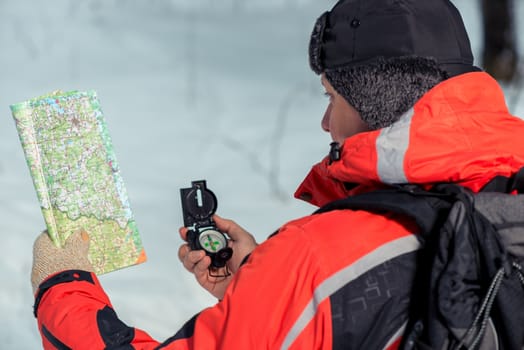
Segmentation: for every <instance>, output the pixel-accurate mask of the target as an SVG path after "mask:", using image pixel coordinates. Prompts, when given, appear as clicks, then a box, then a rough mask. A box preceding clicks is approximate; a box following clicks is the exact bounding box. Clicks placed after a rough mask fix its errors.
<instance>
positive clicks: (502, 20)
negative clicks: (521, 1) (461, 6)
mask: <svg viewBox="0 0 524 350" xmlns="http://www.w3.org/2000/svg"><path fill="white" fill-rule="evenodd" d="M481 1H482V17H483V27H484V28H483V29H484V52H483V55H482V66H483V68H484V69H485V70H486V72H488V73H489V74H491V75H492V76H493V77H494V78H495V79H497V80H500V81H504V82H509V81H511V80H513V79H514V78H516V76H517V64H518V53H517V44H516V33H515V21H514V0H481Z"/></svg>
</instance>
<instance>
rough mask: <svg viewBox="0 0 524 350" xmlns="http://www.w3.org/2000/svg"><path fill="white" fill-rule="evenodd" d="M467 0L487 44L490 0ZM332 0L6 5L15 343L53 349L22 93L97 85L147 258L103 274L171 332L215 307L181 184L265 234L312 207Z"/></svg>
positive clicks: (4, 84)
mask: <svg viewBox="0 0 524 350" xmlns="http://www.w3.org/2000/svg"><path fill="white" fill-rule="evenodd" d="M456 3H457V6H458V7H459V8H460V9H461V10H462V11H463V16H464V18H465V22H466V26H467V27H468V28H469V30H470V35H471V41H472V47H473V49H474V51H475V53H476V55H477V56H479V50H480V46H481V39H482V38H481V37H480V35H478V33H479V22H478V18H479V5H478V4H477V1H473V0H468V1H466V0H460V1H459V0H457V1H456ZM218 4H220V5H218ZM332 4H334V1H333V0H331V1H324V2H320V1H314V0H271V1H270V0H251V1H249V2H245V1H240V0H230V1H221V2H216V1H212V0H207V1H198V2H197V1H191V2H189V1H182V0H171V1H168V0H149V1H147V2H146V1H138V0H133V1H131V0H128V1H123V0H104V1H102V0H89V1H82V2H73V1H67V0H55V1H53V2H52V3H51V2H39V1H36V0H26V1H20V0H5V1H2V2H0V77H1V78H0V79H1V80H0V101H1V103H2V105H3V109H2V110H3V112H2V113H1V118H0V234H1V235H2V243H3V245H2V254H0V268H1V271H2V272H1V279H0V314H1V315H3V316H4V317H2V318H1V319H0V344H2V348H7V349H15V350H16V349H36V348H39V347H41V345H40V344H41V343H40V336H39V334H38V331H37V328H36V322H35V319H34V318H33V316H32V303H33V297H32V295H31V288H30V283H29V275H30V271H31V262H32V254H31V251H32V244H33V241H34V239H35V237H36V236H37V235H38V233H39V232H40V231H41V230H42V229H43V227H44V223H43V219H42V216H41V213H40V209H39V206H38V202H37V199H36V195H35V192H34V189H33V185H32V182H31V178H30V176H29V171H28V169H27V165H26V163H25V159H24V157H23V153H22V150H21V147H20V143H19V140H18V136H17V133H16V129H15V125H14V122H13V121H12V117H11V114H10V111H9V105H10V104H12V103H16V102H20V101H23V100H26V99H28V98H31V97H35V96H39V95H41V94H44V93H47V92H50V91H53V90H56V89H62V90H73V89H78V90H88V89H94V90H96V91H97V92H98V96H99V99H100V102H101V105H102V108H103V110H104V114H105V116H106V119H107V123H108V127H109V130H110V133H111V136H112V139H113V143H114V146H115V151H116V154H117V157H118V161H119V164H120V166H121V168H122V174H123V177H124V180H125V182H126V186H127V190H128V194H129V197H130V200H131V205H132V208H133V210H134V213H135V216H136V220H137V224H138V227H139V230H140V232H141V235H142V238H143V241H144V245H145V248H146V252H147V254H148V262H147V263H145V264H142V265H139V266H134V267H130V268H127V269H123V270H120V271H117V272H113V273H110V274H107V275H103V276H101V277H100V279H101V282H102V284H103V285H104V287H105V290H106V292H107V293H108V295H109V296H110V297H111V300H112V302H113V305H114V307H115V309H116V311H117V313H118V314H119V316H120V317H121V318H122V320H124V322H126V323H127V324H128V325H132V326H136V327H139V328H142V329H144V330H145V331H147V332H149V333H150V334H151V335H152V336H153V337H155V338H157V339H159V340H163V339H166V338H168V337H170V336H171V335H173V334H174V333H175V332H176V331H177V330H178V329H179V328H180V327H181V326H182V325H183V323H184V322H185V321H186V320H188V319H189V318H190V317H191V316H193V315H194V314H195V313H197V312H199V311H200V310H201V309H202V308H204V307H207V306H210V305H213V303H215V300H214V299H213V298H212V297H211V296H210V295H208V294H207V292H205V291H203V290H202V289H201V288H200V287H199V286H198V284H197V283H196V282H195V281H194V279H193V277H192V276H191V275H190V274H189V273H187V272H186V271H185V270H184V269H183V268H182V266H181V264H180V263H179V261H178V258H177V249H178V246H179V245H180V244H181V243H182V242H181V240H180V238H179V236H178V227H180V226H181V225H182V217H181V208H180V203H179V188H181V187H187V186H189V185H190V183H191V181H193V180H199V179H206V180H207V184H208V187H209V188H210V189H212V190H213V191H214V192H215V194H216V195H217V197H218V201H219V204H218V213H219V214H220V215H222V216H223V217H227V218H232V219H234V220H236V221H237V222H238V223H240V224H241V225H242V226H244V227H245V228H246V229H247V230H248V231H250V232H252V233H253V234H254V235H255V236H256V237H257V239H258V240H259V241H261V240H264V239H265V237H267V235H269V234H270V233H271V232H273V231H274V230H275V229H277V228H278V227H279V226H280V225H281V224H283V223H284V222H286V221H288V220H290V219H293V218H296V217H299V216H302V215H307V214H308V213H310V212H311V211H313V210H314V208H313V207H312V206H310V205H308V204H305V203H302V202H300V201H297V200H294V199H292V194H293V192H294V190H295V188H296V186H297V185H298V184H299V183H300V181H301V180H302V178H303V176H304V175H305V174H306V172H307V171H308V170H309V168H310V167H311V165H313V164H314V163H315V162H317V161H318V160H320V159H321V157H323V156H324V155H325V154H326V152H327V150H328V144H329V141H330V139H329V136H328V135H327V134H325V133H323V132H322V131H321V129H320V119H321V117H322V115H323V112H324V108H325V105H326V101H325V99H324V97H323V96H322V92H323V90H322V88H321V86H320V84H319V79H318V77H317V76H315V75H314V74H313V73H312V72H311V71H310V70H309V67H308V62H307V44H308V40H309V33H310V31H311V29H312V26H313V23H314V21H315V19H316V18H317V17H318V15H320V14H321V13H322V12H323V11H324V10H327V9H329V8H330V7H331V6H332ZM519 5H520V2H519ZM523 10H524V6H520V7H519V9H518V13H519V14H523ZM520 39H521V40H522V38H520ZM521 47H522V45H521ZM522 100H524V96H523V97H522ZM515 113H516V114H520V115H524V102H522V101H521V103H520V104H518V105H517V106H516V110H515Z"/></svg>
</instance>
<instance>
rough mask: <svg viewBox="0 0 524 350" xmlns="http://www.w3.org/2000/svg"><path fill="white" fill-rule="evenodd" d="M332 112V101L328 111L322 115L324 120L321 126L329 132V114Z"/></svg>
mask: <svg viewBox="0 0 524 350" xmlns="http://www.w3.org/2000/svg"><path fill="white" fill-rule="evenodd" d="M330 114H331V103H330V104H329V106H328V107H327V108H326V111H325V112H324V116H323V117H322V121H321V122H320V126H321V127H322V130H324V131H325V132H329V116H330Z"/></svg>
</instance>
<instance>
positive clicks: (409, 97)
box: [325, 57, 447, 130]
mask: <svg viewBox="0 0 524 350" xmlns="http://www.w3.org/2000/svg"><path fill="white" fill-rule="evenodd" d="M325 75H326V79H327V80H328V81H329V82H330V83H331V85H332V86H333V88H334V89H335V90H336V91H337V92H338V93H339V94H340V95H342V97H344V98H345V99H346V100H347V101H348V103H349V104H350V105H352V106H353V107H354V108H355V109H356V110H357V111H358V112H359V113H360V116H361V118H362V120H363V121H364V122H365V123H366V124H367V125H368V126H369V127H370V128H371V129H372V130H376V129H380V128H384V127H387V126H389V125H391V124H393V123H394V122H396V121H397V120H398V119H399V118H400V116H402V114H404V113H405V112H407V111H408V110H409V109H410V108H411V107H413V105H414V104H415V102H417V101H418V100H419V99H420V98H421V97H422V95H424V94H425V93H426V92H427V91H428V90H429V89H431V88H432V87H434V86H435V85H437V84H438V83H440V82H441V81H443V80H445V79H446V78H447V75H446V73H445V72H443V71H442V70H440V69H439V67H438V64H437V62H436V61H435V60H433V59H428V58H422V57H394V58H389V59H384V58H379V59H377V60H376V61H374V62H373V63H369V64H366V65H362V66H351V67H342V68H337V69H333V70H328V71H326V72H325Z"/></svg>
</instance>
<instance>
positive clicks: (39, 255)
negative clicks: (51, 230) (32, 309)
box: [31, 230, 93, 294]
mask: <svg viewBox="0 0 524 350" xmlns="http://www.w3.org/2000/svg"><path fill="white" fill-rule="evenodd" d="M88 249H89V235H88V234H87V232H86V231H85V230H78V231H76V232H75V233H73V234H72V235H71V236H70V237H69V238H68V239H67V241H66V243H65V246H64V247H63V248H58V247H56V246H55V245H54V244H53V242H52V241H51V239H50V238H49V235H48V234H47V231H44V232H42V233H41V234H40V236H38V238H37V239H36V240H35V243H34V245H33V269H32V271H31V285H32V286H33V294H34V293H36V291H37V289H38V287H39V286H40V283H42V282H43V281H44V280H45V279H46V278H47V277H48V276H50V275H53V274H55V273H57V272H61V271H65V270H84V271H93V265H91V263H90V262H89V260H88V258H87V252H88Z"/></svg>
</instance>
